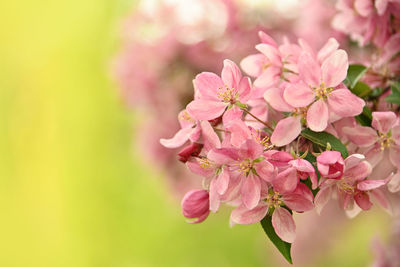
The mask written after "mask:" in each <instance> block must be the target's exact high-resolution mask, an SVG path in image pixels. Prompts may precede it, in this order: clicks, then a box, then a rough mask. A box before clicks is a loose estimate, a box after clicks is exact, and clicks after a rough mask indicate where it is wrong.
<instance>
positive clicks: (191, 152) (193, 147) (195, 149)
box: [178, 143, 203, 163]
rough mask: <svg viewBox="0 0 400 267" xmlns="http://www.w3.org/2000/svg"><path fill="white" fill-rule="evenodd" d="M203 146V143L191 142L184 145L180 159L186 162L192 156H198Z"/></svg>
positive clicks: (179, 154)
mask: <svg viewBox="0 0 400 267" xmlns="http://www.w3.org/2000/svg"><path fill="white" fill-rule="evenodd" d="M202 148H203V145H202V144H199V143H193V144H190V145H188V146H186V147H184V148H183V149H182V150H181V151H179V153H178V157H179V158H178V159H179V160H180V161H182V162H183V163H186V162H187V161H188V160H189V159H190V158H191V157H197V156H198V155H199V154H200V152H201V150H202Z"/></svg>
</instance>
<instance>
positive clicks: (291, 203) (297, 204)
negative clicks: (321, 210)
mask: <svg viewBox="0 0 400 267" xmlns="http://www.w3.org/2000/svg"><path fill="white" fill-rule="evenodd" d="M283 200H284V202H285V205H286V206H288V208H289V209H291V210H294V211H297V212H303V211H309V210H312V209H313V208H314V205H313V203H312V201H310V200H309V199H307V198H306V197H304V196H303V195H300V194H286V195H284V197H283Z"/></svg>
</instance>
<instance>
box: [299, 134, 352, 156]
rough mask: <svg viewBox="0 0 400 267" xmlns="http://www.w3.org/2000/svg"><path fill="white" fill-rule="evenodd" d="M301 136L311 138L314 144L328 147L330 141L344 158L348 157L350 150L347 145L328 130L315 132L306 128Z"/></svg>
mask: <svg viewBox="0 0 400 267" xmlns="http://www.w3.org/2000/svg"><path fill="white" fill-rule="evenodd" d="M301 136H303V137H304V138H306V139H308V140H310V141H311V142H313V143H314V144H316V145H318V146H320V147H322V148H324V149H326V147H327V145H328V143H329V144H330V145H331V147H332V150H336V151H339V152H340V153H341V154H342V157H343V158H347V156H348V155H349V152H348V151H347V148H346V146H345V145H343V144H342V142H340V140H339V139H337V138H336V137H335V136H333V135H331V134H330V133H327V132H313V131H311V130H310V129H304V130H303V131H302V132H301Z"/></svg>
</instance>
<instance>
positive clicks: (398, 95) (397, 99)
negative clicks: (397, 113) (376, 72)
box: [385, 82, 400, 105]
mask: <svg viewBox="0 0 400 267" xmlns="http://www.w3.org/2000/svg"><path fill="white" fill-rule="evenodd" d="M390 89H391V90H392V94H390V95H388V96H387V97H386V98H385V101H386V102H390V103H393V104H397V105H400V82H396V83H394V84H392V86H391V87H390Z"/></svg>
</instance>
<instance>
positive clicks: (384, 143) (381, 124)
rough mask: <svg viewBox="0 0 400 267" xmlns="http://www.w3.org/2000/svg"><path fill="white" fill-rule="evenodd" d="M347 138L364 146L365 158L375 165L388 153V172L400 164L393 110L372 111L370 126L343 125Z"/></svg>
mask: <svg viewBox="0 0 400 267" xmlns="http://www.w3.org/2000/svg"><path fill="white" fill-rule="evenodd" d="M343 132H344V133H345V134H346V136H347V137H348V139H349V140H350V141H351V142H352V143H354V144H356V145H357V146H359V147H362V148H365V155H366V159H367V160H368V162H369V163H371V165H372V166H373V167H375V166H376V165H377V164H378V163H379V162H381V161H382V159H383V158H384V155H385V152H388V153H389V160H390V162H391V163H392V165H393V168H392V169H391V170H387V171H388V172H389V173H390V172H392V171H394V169H395V168H398V166H400V124H399V121H398V118H397V116H396V114H395V113H394V112H390V111H388V112H373V113H372V128H371V127H366V126H355V127H344V128H343Z"/></svg>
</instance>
